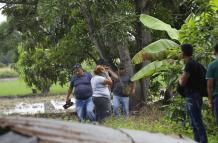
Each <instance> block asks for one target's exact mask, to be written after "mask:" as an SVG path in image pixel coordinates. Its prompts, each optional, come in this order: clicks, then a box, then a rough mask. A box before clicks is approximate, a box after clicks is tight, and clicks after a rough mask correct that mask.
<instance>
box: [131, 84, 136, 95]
mask: <svg viewBox="0 0 218 143" xmlns="http://www.w3.org/2000/svg"><path fill="white" fill-rule="evenodd" d="M135 89H136V83H135V82H132V84H131V95H135Z"/></svg>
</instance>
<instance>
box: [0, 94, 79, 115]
mask: <svg viewBox="0 0 218 143" xmlns="http://www.w3.org/2000/svg"><path fill="white" fill-rule="evenodd" d="M71 101H72V102H75V99H74V98H72V99H71ZM64 104H65V95H60V96H59V95H55V96H39V97H26V98H10V99H9V98H1V99H0V115H1V114H2V115H10V114H22V115H24V114H37V113H57V112H65V111H72V112H75V104H74V105H73V106H71V107H69V108H68V109H67V110H65V109H64V108H63V105H64Z"/></svg>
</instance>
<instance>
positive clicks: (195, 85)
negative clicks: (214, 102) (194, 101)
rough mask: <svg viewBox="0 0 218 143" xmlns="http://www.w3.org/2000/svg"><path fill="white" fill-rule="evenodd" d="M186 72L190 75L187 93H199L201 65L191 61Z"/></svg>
mask: <svg viewBox="0 0 218 143" xmlns="http://www.w3.org/2000/svg"><path fill="white" fill-rule="evenodd" d="M184 71H185V72H187V73H188V74H189V78H188V81H187V83H186V85H185V91H186V93H191V92H193V91H199V84H200V82H201V81H200V77H201V69H200V66H199V63H197V62H196V61H195V60H193V59H190V60H189V61H188V62H187V64H186V65H185V69H184Z"/></svg>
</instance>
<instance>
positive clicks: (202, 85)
mask: <svg viewBox="0 0 218 143" xmlns="http://www.w3.org/2000/svg"><path fill="white" fill-rule="evenodd" d="M196 69H197V70H199V80H198V81H197V84H198V85H197V86H198V90H199V91H200V95H201V96H202V97H207V96H208V94H207V80H206V73H207V70H206V69H205V68H204V66H203V65H202V64H200V63H197V67H196ZM176 90H177V92H178V93H179V94H180V95H181V96H182V97H185V92H186V91H185V90H186V89H185V87H184V86H181V85H180V84H177V88H176Z"/></svg>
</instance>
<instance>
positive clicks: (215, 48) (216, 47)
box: [214, 43, 218, 54]
mask: <svg viewBox="0 0 218 143" xmlns="http://www.w3.org/2000/svg"><path fill="white" fill-rule="evenodd" d="M214 50H215V52H216V53H217V54H218V43H217V44H216V45H215V46H214Z"/></svg>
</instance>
